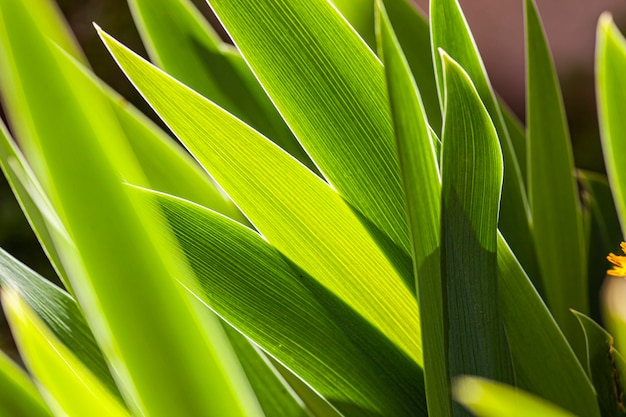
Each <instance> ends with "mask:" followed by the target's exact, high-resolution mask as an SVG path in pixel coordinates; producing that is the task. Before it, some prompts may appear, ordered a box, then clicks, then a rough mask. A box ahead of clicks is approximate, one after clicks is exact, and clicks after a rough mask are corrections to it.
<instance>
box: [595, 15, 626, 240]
mask: <svg viewBox="0 0 626 417" xmlns="http://www.w3.org/2000/svg"><path fill="white" fill-rule="evenodd" d="M625 71H626V39H624V36H623V35H622V34H621V33H620V32H619V29H618V28H617V26H615V23H613V20H612V18H611V15H609V14H603V15H602V17H600V21H599V22H598V33H597V45H596V88H597V91H598V117H599V121H600V133H601V139H602V150H603V151H604V161H605V164H606V170H607V174H608V177H609V183H610V184H611V190H612V191H613V198H614V199H615V205H616V207H617V214H618V215H619V219H620V223H621V225H622V236H626V170H624V167H623V155H625V154H626V119H625V118H624V116H623V109H624V103H625V102H626V79H625V78H624V72H625Z"/></svg>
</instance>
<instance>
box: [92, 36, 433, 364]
mask: <svg viewBox="0 0 626 417" xmlns="http://www.w3.org/2000/svg"><path fill="white" fill-rule="evenodd" d="M100 33H101V36H102V38H103V40H104V42H105V44H106V45H107V47H108V48H109V50H110V51H111V53H112V54H113V56H114V57H115V58H116V60H117V62H118V64H119V65H120V66H121V67H122V69H123V70H124V72H125V73H126V75H127V76H128V77H129V78H130V79H131V80H132V82H133V83H134V84H135V86H136V87H137V89H138V90H139V91H140V92H141V93H142V94H143V95H144V97H145V98H146V99H147V100H148V102H149V103H150V104H151V105H152V106H153V108H154V109H155V110H156V111H157V113H158V114H159V115H160V116H161V117H162V118H163V119H164V120H165V121H166V123H167V124H168V125H169V127H170V128H171V129H172V130H173V132H174V133H175V134H176V135H177V136H178V137H179V138H180V139H181V140H182V141H183V142H184V143H185V145H186V146H187V147H188V149H190V150H191V152H192V154H193V155H194V156H195V157H196V159H197V160H198V161H200V162H201V163H202V165H203V166H204V167H205V168H206V169H207V171H208V172H210V173H211V174H212V175H213V176H214V178H215V179H216V180H217V182H218V183H219V184H220V185H221V186H222V187H223V188H224V190H225V191H226V192H227V193H228V194H229V195H230V196H231V198H232V199H233V201H235V203H236V204H237V206H238V207H239V208H241V210H242V211H243V212H244V213H245V215H246V216H247V217H248V218H249V219H250V221H251V223H252V224H254V226H255V227H256V228H257V230H259V232H260V233H262V234H263V236H264V237H265V238H266V239H267V240H268V241H269V242H270V243H271V244H272V245H273V246H274V247H276V248H277V249H278V250H279V251H281V252H282V253H283V254H284V255H285V256H287V258H289V259H290V260H291V261H292V262H294V263H295V264H296V265H298V267H299V268H301V269H302V270H303V271H305V272H306V273H307V274H309V275H311V276H312V277H314V278H315V279H316V280H317V281H318V282H319V283H320V284H321V285H322V286H323V287H325V288H326V289H328V290H329V291H330V292H331V293H333V294H335V295H336V296H337V297H339V298H340V299H341V300H342V301H344V302H345V303H346V304H348V305H349V306H350V307H351V308H353V309H354V310H355V311H356V312H357V313H358V314H360V315H362V316H363V317H364V318H365V319H366V320H367V321H368V322H369V323H371V324H372V325H373V326H374V327H376V328H377V329H379V330H380V331H381V332H382V333H383V334H384V335H385V336H386V337H388V338H389V339H390V340H391V341H393V343H394V344H396V345H397V346H398V347H399V348H400V349H402V350H403V351H404V352H405V353H406V354H407V355H408V356H409V357H411V358H412V359H413V360H414V361H415V362H416V363H418V364H420V365H421V363H422V349H421V338H420V331H419V314H418V307H417V301H416V300H415V296H414V295H413V293H412V292H411V290H410V289H409V288H407V286H406V285H405V282H408V281H409V279H410V278H408V277H409V276H410V272H409V271H410V265H407V264H406V260H405V259H402V257H401V255H402V254H400V257H398V255H397V254H394V253H392V252H390V251H391V250H393V245H392V246H387V247H385V246H383V249H385V250H387V253H384V252H383V251H381V248H380V247H379V246H378V245H379V244H380V242H377V241H376V240H375V239H374V238H373V237H372V236H371V235H370V232H371V230H372V229H371V228H367V227H366V226H364V225H363V223H361V218H360V217H357V216H356V215H355V213H354V211H353V210H352V208H351V206H349V205H348V204H346V203H345V202H344V201H343V199H342V198H341V197H340V196H339V195H338V194H337V193H336V192H335V191H334V190H333V189H332V188H331V187H329V186H328V184H326V183H325V182H323V181H322V180H321V179H319V178H318V177H317V176H315V175H314V174H313V173H311V172H310V171H309V170H307V169H306V168H305V167H304V166H302V165H301V164H299V163H298V162H297V161H296V160H295V159H293V158H291V157H290V156H289V155H287V154H286V153H284V152H282V151H280V149H279V148H277V147H276V146H275V145H274V144H272V143H271V142H270V141H268V140H267V139H265V138H264V137H263V136H261V135H260V134H258V133H257V132H256V131H254V130H252V129H251V128H249V127H248V126H246V125H244V124H243V123H241V122H240V121H239V120H237V119H235V118H233V117H232V116H231V115H229V114H228V113H226V112H224V111H223V110H222V109H220V108H219V107H217V106H215V105H214V104H213V103H211V102H209V101H207V100H206V99H204V98H203V97H201V96H200V95H198V94H196V93H195V92H193V91H192V90H190V89H188V88H186V87H185V86H183V85H181V84H179V83H177V82H176V81H175V80H173V79H172V78H171V77H169V76H168V75H167V74H164V73H162V72H161V71H159V70H158V69H157V68H155V67H153V66H151V65H150V64H149V63H147V62H146V61H144V60H142V59H141V58H140V57H138V56H137V55H136V54H134V53H133V52H132V51H130V50H128V49H126V48H125V47H124V46H123V45H121V44H120V43H118V42H117V41H115V40H114V39H113V38H111V37H110V36H109V35H107V34H106V33H104V32H102V31H101V32H100ZM294 190H298V198H297V199H294V198H293V195H294V194H293V193H294ZM377 237H378V236H377ZM382 243H384V242H382ZM386 255H390V256H395V258H391V259H389V258H387V257H386ZM410 280H411V281H412V279H410Z"/></svg>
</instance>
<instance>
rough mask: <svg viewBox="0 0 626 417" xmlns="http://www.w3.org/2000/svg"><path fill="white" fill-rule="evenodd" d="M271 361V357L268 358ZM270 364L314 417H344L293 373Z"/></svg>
mask: <svg viewBox="0 0 626 417" xmlns="http://www.w3.org/2000/svg"><path fill="white" fill-rule="evenodd" d="M269 358H270V359H272V358H271V357H269ZM272 363H273V364H274V366H275V367H276V369H277V370H278V372H280V374H281V375H282V377H283V378H284V379H285V381H286V382H287V383H288V384H289V386H290V387H291V388H292V389H293V390H294V391H295V392H296V393H297V394H298V396H299V397H300V399H302V401H303V402H304V404H306V406H307V407H308V409H309V410H310V412H311V413H312V414H313V415H314V416H316V417H344V415H343V414H341V413H340V412H339V411H337V409H336V408H335V407H333V406H332V405H331V404H330V403H329V402H328V400H326V399H325V398H324V397H322V396H321V395H320V394H318V393H317V392H316V391H314V390H313V389H312V388H311V387H310V386H309V385H307V384H306V383H305V382H304V381H302V380H301V379H300V378H298V377H297V376H296V375H295V374H294V373H293V372H291V371H289V370H288V369H287V368H285V367H284V366H283V365H281V364H280V363H279V362H277V361H276V360H272Z"/></svg>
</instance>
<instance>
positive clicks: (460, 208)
mask: <svg viewBox="0 0 626 417" xmlns="http://www.w3.org/2000/svg"><path fill="white" fill-rule="evenodd" d="M209 4H210V6H211V7H212V9H213V11H214V12H215V13H216V15H217V16H218V18H219V19H220V21H221V22H222V24H223V25H224V27H225V28H226V30H227V31H228V33H229V35H230V36H231V38H232V39H233V41H234V43H235V46H236V47H232V46H231V45H228V44H225V43H223V42H222V41H221V40H219V38H218V37H217V36H216V34H215V33H214V32H213V30H212V29H211V28H210V27H209V25H208V24H207V23H206V22H205V21H204V20H203V19H202V18H201V17H200V15H199V13H198V12H197V10H195V9H194V8H193V7H192V6H191V5H190V4H189V3H188V2H187V1H186V0H163V1H161V2H160V3H159V6H158V7H155V5H154V3H153V2H149V1H146V0H129V5H130V7H131V10H132V12H133V15H134V18H135V21H136V24H137V27H138V28H139V30H140V33H141V35H142V37H143V40H144V43H145V45H146V49H147V50H148V51H149V54H150V57H151V59H152V62H153V63H152V64H151V63H149V62H148V61H146V60H144V59H143V58H141V57H139V56H138V55H136V54H135V53H133V52H132V51H130V50H129V49H127V48H126V47H125V46H124V45H122V44H121V43H120V42H118V41H117V40H115V39H114V38H113V37H112V36H111V35H109V34H107V33H106V32H105V31H103V30H102V29H100V28H98V27H96V29H97V30H98V33H99V34H100V37H101V38H102V40H103V42H104V44H105V45H106V47H107V48H108V50H109V52H110V53H111V55H112V56H113V58H114V59H115V60H116V61H117V63H118V64H119V66H120V68H121V69H122V71H123V72H124V74H125V75H126V76H127V77H128V78H129V80H130V81H131V82H132V83H133V84H134V85H135V87H136V88H137V89H138V91H139V92H140V93H141V94H142V95H143V97H144V98H145V99H146V100H147V102H148V103H149V104H150V105H151V106H152V108H153V109H154V110H155V112H156V113H157V114H158V115H159V117H160V118H161V119H162V120H163V122H164V123H165V124H166V125H167V126H168V127H169V129H170V130H171V132H172V133H173V134H174V135H175V136H176V137H177V138H178V140H180V142H181V143H182V144H183V145H184V147H185V148H186V151H185V150H183V149H182V148H181V147H180V146H178V144H177V143H176V142H175V141H174V140H173V139H172V138H171V137H170V136H169V135H168V134H167V133H166V132H163V131H162V130H160V129H159V128H158V127H157V126H156V125H154V124H153V123H152V122H150V121H149V119H148V118H147V117H146V116H144V115H142V114H141V113H140V112H138V111H137V110H136V109H134V108H133V107H132V106H131V105H130V104H128V103H127V102H126V101H124V100H123V99H122V98H120V97H119V96H118V95H117V94H116V93H115V92H113V91H112V90H111V89H110V88H108V87H107V86H106V85H104V84H103V83H102V82H101V81H99V80H98V79H97V78H96V77H95V76H94V75H93V74H92V72H91V71H90V69H89V66H88V63H87V62H86V60H85V58H84V56H83V55H82V52H81V51H80V50H79V49H78V47H77V46H76V44H75V42H74V40H73V38H72V37H71V34H70V33H69V31H68V30H67V28H66V26H65V24H64V23H63V21H62V20H61V18H60V17H59V13H58V11H57V10H56V9H55V8H54V5H53V4H51V3H50V2H49V1H47V0H28V1H24V2H16V1H14V0H0V92H1V94H2V102H3V104H4V108H5V109H6V114H7V118H8V120H9V122H10V126H11V130H10V131H9V129H8V128H7V127H5V126H4V124H1V125H0V133H1V134H0V151H1V152H0V165H1V167H2V170H3V172H4V174H5V176H6V177H7V179H8V181H9V183H10V184H11V187H12V189H13V191H14V193H15V195H16V196H17V198H18V200H19V202H20V204H21V206H22V209H23V211H24V213H25V214H26V216H27V217H28V219H29V222H30V224H31V226H32V227H33V230H34V231H35V233H36V234H37V236H38V238H39V240H40V242H41V244H42V247H43V248H44V250H45V251H46V253H47V255H48V257H49V259H50V262H51V264H52V265H53V267H54V268H55V270H56V272H57V274H58V276H59V278H60V280H61V281H62V282H63V284H64V288H59V287H57V286H55V285H53V284H50V283H49V282H47V281H45V280H44V279H43V278H41V277H40V276H38V275H36V274H35V273H34V272H32V271H31V270H30V269H28V267H26V266H24V265H23V264H21V263H20V262H19V261H17V260H16V259H14V258H13V257H11V256H10V255H9V254H8V253H6V252H3V251H0V284H1V285H2V303H3V307H4V310H5V312H6V316H7V318H8V320H9V323H10V325H11V329H12V331H13V334H14V337H15V339H16V342H17V344H18V347H19V349H20V354H21V356H22V358H23V360H24V362H25V364H26V366H27V368H28V370H29V372H30V375H27V374H25V373H24V372H23V371H22V370H21V369H19V368H18V367H17V365H15V364H14V363H13V362H11V361H10V360H9V359H8V358H6V357H4V356H0V381H1V382H2V386H3V389H2V390H0V407H2V409H3V410H4V411H6V412H8V413H11V415H28V416H39V415H42V416H44V415H63V416H65V415H69V416H74V415H75V416H85V415H90V416H98V415H103V416H112V415H115V416H117V415H119V416H124V415H149V416H161V415H162V416H173V415H177V416H178V415H181V416H182V415H188V416H233V417H237V416H246V417H249V416H263V415H265V416H294V417H295V416H305V415H307V416H346V417H361V416H393V417H402V416H406V417H409V416H418V415H433V416H452V415H454V416H457V415H466V414H467V413H468V410H470V411H471V412H472V413H475V414H477V415H481V416H492V415H493V416H496V415H497V416H501V415H511V416H514V415H527V414H530V413H533V415H543V416H566V415H580V416H618V415H619V416H621V415H624V414H625V410H624V406H623V402H622V391H621V387H622V383H621V380H620V375H621V373H623V372H624V366H623V365H624V361H623V359H622V357H621V355H620V354H619V352H618V351H619V350H620V349H622V347H623V346H626V339H625V338H626V331H625V329H626V323H625V320H626V311H624V308H623V303H620V300H623V297H622V294H624V291H626V290H625V289H624V285H626V283H622V281H620V279H619V278H614V279H613V280H612V281H610V285H608V286H607V289H606V291H605V293H606V297H605V298H606V303H605V310H606V314H605V319H606V322H607V324H608V327H609V329H610V330H611V331H612V332H613V333H614V335H615V339H613V336H611V335H610V334H609V333H608V332H607V331H606V330H604V329H603V328H602V327H600V326H599V325H598V324H597V323H596V322H594V321H593V320H592V319H591V318H589V314H590V313H589V312H590V308H589V300H590V297H595V296H596V294H595V293H593V291H592V292H591V293H590V290H589V288H595V287H596V285H595V283H596V282H597V281H598V279H599V278H600V277H602V276H603V275H604V270H605V269H606V260H605V258H604V257H605V255H606V253H608V252H609V251H610V250H614V247H615V246H616V245H617V244H618V243H619V241H620V240H621V236H622V234H621V233H620V226H619V225H620V224H622V225H624V224H626V197H625V195H626V193H625V192H624V191H623V189H624V187H626V178H622V176H623V175H624V174H623V173H622V172H621V171H620V170H619V157H620V155H623V154H624V153H623V152H621V151H620V149H621V148H623V147H625V146H626V124H624V121H623V120H624V119H623V118H622V117H621V113H620V112H621V109H622V108H623V103H625V102H626V86H624V85H623V83H626V81H625V79H624V76H623V74H624V73H626V41H625V40H624V38H623V37H622V35H621V34H620V33H619V32H618V30H617V29H616V27H615V25H614V24H613V23H612V21H611V19H610V17H609V16H603V17H602V18H601V19H600V23H599V26H598V55H597V69H598V71H597V75H598V98H599V100H598V101H599V115H600V121H601V128H602V136H603V147H604V152H605V159H606V164H607V168H608V180H607V179H606V178H604V177H602V176H600V175H597V174H592V173H587V172H580V171H578V172H577V171H576V170H575V167H574V162H573V157H572V151H571V148H570V141H569V133H568V131H567V127H566V126H567V125H566V122H565V120H566V119H565V114H564V110H563V105H562V100H561V93H560V89H559V85H558V82H557V78H556V75H555V70H554V65H553V63H552V59H551V55H550V52H549V49H548V46H547V43H546V39H545V35H544V33H543V29H542V26H541V22H540V19H539V15H538V12H537V9H536V7H535V5H534V3H533V1H532V0H526V1H525V2H524V4H525V10H526V39H527V42H526V43H527V74H528V80H527V87H528V96H527V103H528V109H527V117H528V120H527V122H526V128H525V129H524V128H523V127H522V125H521V124H520V122H519V121H517V120H516V118H515V117H514V116H513V115H512V114H511V113H510V112H509V111H508V110H507V108H506V106H504V105H503V104H502V103H501V102H500V100H499V99H498V97H497V95H496V94H495V93H494V91H493V89H492V87H491V84H490V82H489V78H488V75H487V73H486V72H485V69H484V65H483V63H482V60H481V58H480V54H479V52H478V49H477V48H476V45H475V42H474V40H473V37H472V34H471V32H470V30H469V27H468V25H467V23H466V21H465V18H464V17H463V14H462V11H461V9H460V7H459V5H458V3H457V1H456V0H431V3H430V13H429V16H430V18H429V21H427V20H426V19H424V18H423V17H422V16H421V14H420V13H419V12H418V11H417V10H415V9H414V8H413V6H412V5H411V4H410V3H409V2H408V1H407V0H378V1H376V2H373V1H371V0H361V1H345V0H336V1H334V2H333V3H331V2H329V1H328V0H310V1H306V2H302V1H295V0H293V1H292V0H281V1H276V0H209ZM13 137H15V138H16V139H17V142H16V141H15V140H14V139H13ZM18 143H19V146H18ZM578 183H580V184H581V185H582V187H581V188H580V189H579V186H578ZM609 184H610V185H609ZM581 190H582V191H581ZM625 227H626V226H625ZM623 230H624V229H622V231H623ZM564 254H566V256H567V260H566V262H564V261H563V258H564ZM611 259H612V260H613V261H615V262H618V264H619V262H622V260H621V258H620V257H619V256H617V255H613V256H612V257H611ZM620 265H622V264H620ZM622 268H623V265H622ZM598 271H600V272H598ZM615 274H618V273H617V272H616V273H613V275H615ZM622 284H624V285H622ZM620 285H621V286H620Z"/></svg>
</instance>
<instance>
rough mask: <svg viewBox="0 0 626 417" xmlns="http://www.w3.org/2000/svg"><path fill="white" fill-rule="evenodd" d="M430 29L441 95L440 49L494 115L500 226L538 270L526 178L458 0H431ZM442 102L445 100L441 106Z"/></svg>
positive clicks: (524, 260) (528, 264)
mask: <svg viewBox="0 0 626 417" xmlns="http://www.w3.org/2000/svg"><path fill="white" fill-rule="evenodd" d="M430 31H431V42H432V45H433V48H432V53H433V55H434V57H433V60H434V63H435V69H436V72H435V75H436V77H437V78H436V79H437V86H438V91H439V96H440V98H441V97H443V95H444V91H443V72H442V64H441V59H440V57H439V53H438V48H441V49H443V50H444V51H446V52H447V53H448V54H449V55H450V56H451V57H452V58H453V59H454V60H455V61H457V62H458V63H459V64H460V65H461V66H462V67H463V69H465V71H467V73H468V74H469V76H470V78H471V80H472V82H473V83H474V85H475V86H476V90H477V91H478V94H479V96H480V98H481V100H482V102H483V104H484V105H485V107H486V108H487V111H488V112H489V115H490V116H491V118H492V121H493V123H494V125H495V128H496V131H497V132H498V138H499V140H500V144H501V147H502V154H503V158H504V184H503V188H502V205H501V208H500V218H499V222H498V225H499V228H500V230H501V231H502V233H503V234H504V236H505V237H506V239H507V241H508V242H509V243H510V245H511V248H512V249H513V251H514V252H515V254H516V256H517V257H518V258H519V259H520V261H521V262H522V265H524V267H525V268H526V269H528V270H529V271H534V270H538V268H537V267H536V264H537V255H536V253H535V248H534V239H533V236H532V233H531V228H530V225H531V217H530V211H529V207H528V200H527V197H526V190H525V186H524V179H523V178H522V176H521V174H520V168H519V164H518V161H517V157H516V155H515V151H514V150H513V145H512V143H511V138H510V136H509V133H508V131H507V129H506V126H505V123H504V120H503V117H502V114H501V107H500V105H499V104H498V102H497V99H496V97H495V94H494V92H493V89H492V87H491V84H490V82H489V79H488V77H487V73H486V71H485V67H484V65H483V62H482V59H481V58H480V54H479V53H478V48H477V47H476V43H475V42H474V38H473V37H472V34H471V32H470V30H469V26H468V25H467V21H466V20H465V17H464V16H463V13H462V11H461V8H460V6H459V2H458V0H432V1H431V2H430ZM443 104H444V103H443V101H442V102H441V105H442V106H443ZM537 279H540V278H539V277H533V280H537Z"/></svg>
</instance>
